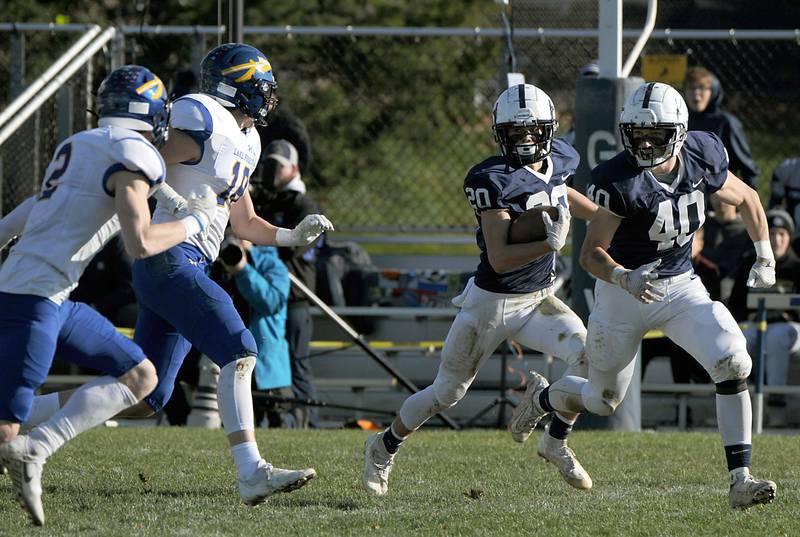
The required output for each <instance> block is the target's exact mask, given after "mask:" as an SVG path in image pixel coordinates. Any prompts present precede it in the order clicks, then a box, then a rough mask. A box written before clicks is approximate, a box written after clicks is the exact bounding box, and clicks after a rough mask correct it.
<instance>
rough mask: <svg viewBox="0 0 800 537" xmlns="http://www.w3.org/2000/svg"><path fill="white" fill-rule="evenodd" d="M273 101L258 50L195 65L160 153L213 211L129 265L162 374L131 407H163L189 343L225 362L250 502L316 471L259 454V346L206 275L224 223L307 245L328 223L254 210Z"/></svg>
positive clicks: (253, 235) (176, 177) (224, 380)
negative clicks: (188, 234) (179, 239)
mask: <svg viewBox="0 0 800 537" xmlns="http://www.w3.org/2000/svg"><path fill="white" fill-rule="evenodd" d="M276 103H277V98H276V96H275V79H274V77H273V74H272V68H271V66H270V63H269V61H268V60H267V57H266V56H265V55H264V54H263V53H261V52H260V51H259V50H257V49H255V48H253V47H251V46H249V45H244V44H239V43H227V44H224V45H220V46H218V47H216V48H214V49H213V50H211V52H209V53H208V55H207V56H206V57H205V58H204V59H203V62H202V64H201V74H200V93H194V94H189V95H185V96H183V97H181V98H180V99H178V100H177V101H175V103H174V104H173V108H172V114H171V118H170V125H171V130H170V139H169V141H168V143H167V144H166V145H165V147H164V149H163V150H162V154H163V156H164V159H165V161H166V163H167V175H168V177H169V181H170V184H171V185H172V186H173V187H174V189H175V191H177V193H178V194H180V195H181V196H183V197H187V196H191V194H192V193H193V192H195V191H196V190H197V189H199V188H201V187H203V186H209V187H211V188H212V189H213V191H214V192H215V193H216V194H217V207H216V213H215V215H214V218H213V219H212V222H211V224H210V226H209V228H208V229H207V230H206V232H205V233H204V234H203V235H200V236H195V237H192V238H189V239H188V240H186V241H184V242H183V243H182V244H180V245H178V246H176V247H174V248H171V249H169V250H167V251H166V252H164V253H162V254H159V255H156V256H153V257H150V258H148V259H143V260H137V261H136V262H135V263H134V266H133V286H134V290H135V292H136V296H137V299H138V301H139V305H140V309H139V318H138V320H137V323H136V332H135V341H136V342H137V343H138V344H139V345H141V347H142V349H144V351H145V353H147V356H148V358H150V360H151V361H152V362H153V364H154V365H155V367H156V371H157V373H158V381H159V382H158V386H157V387H156V389H155V390H154V391H153V392H152V393H151V394H150V395H148V396H147V397H146V398H145V399H144V401H142V403H140V405H138V406H137V408H136V409H135V411H134V412H136V413H138V414H137V415H149V414H152V413H153V412H157V411H159V410H161V408H162V407H163V406H164V404H165V403H166V402H167V401H168V400H169V397H170V395H171V394H172V389H173V385H174V383H175V377H176V375H177V373H178V370H179V369H180V366H181V364H182V362H183V359H184V357H185V356H186V353H187V352H188V351H189V349H190V347H191V346H192V345H194V346H195V347H197V348H198V349H199V350H200V351H201V352H203V354H205V355H206V356H208V357H210V358H211V359H212V360H213V361H214V362H215V363H216V364H217V365H219V366H220V368H221V370H220V376H219V385H218V390H217V397H218V402H219V410H220V415H221V418H222V422H223V426H224V428H225V433H226V434H227V436H228V440H229V443H230V448H231V454H232V456H233V459H234V462H235V465H236V469H237V472H238V474H239V479H238V487H239V493H240V496H241V498H242V500H243V501H244V503H246V504H247V505H257V504H259V503H261V502H263V501H264V500H265V499H266V498H267V497H268V496H269V495H271V494H273V493H275V492H289V491H291V490H294V489H296V488H299V487H301V486H303V485H304V484H305V483H307V482H308V481H309V480H311V479H313V478H314V477H315V476H316V472H315V471H314V470H313V469H312V468H307V469H303V470H283V469H280V468H275V467H273V466H272V465H271V464H269V463H267V462H266V461H265V460H264V459H263V458H262V457H261V454H260V453H259V450H258V446H257V444H256V439H255V431H254V429H255V425H254V418H253V403H252V396H251V393H250V388H251V375H252V371H253V367H254V365H255V361H256V356H257V351H258V349H257V348H256V343H255V340H254V339H253V336H252V335H251V334H250V331H249V330H248V329H247V328H246V327H245V325H244V323H243V322H242V320H241V317H240V316H239V313H238V312H237V311H236V309H235V307H234V305H233V302H232V300H231V298H230V296H229V295H228V294H227V293H226V292H225V291H223V290H222V288H220V287H219V286H218V285H217V284H216V283H215V282H213V281H212V280H211V279H210V278H209V277H208V276H207V275H206V273H205V269H206V267H207V266H208V265H209V264H210V263H211V262H213V261H214V260H215V259H216V257H217V254H218V253H219V245H220V242H221V241H222V239H223V237H224V233H225V228H226V226H227V224H228V221H229V220H230V224H231V227H232V230H233V232H234V233H235V234H236V236H238V237H239V238H241V239H245V240H249V241H251V242H252V243H254V244H257V245H279V246H298V245H305V244H309V243H311V242H312V241H313V240H314V239H316V238H317V236H319V235H320V234H321V233H322V232H323V231H325V230H330V229H333V226H332V225H331V223H330V222H329V221H328V219H327V218H325V217H324V216H322V215H309V216H307V217H306V218H305V219H304V220H303V221H302V222H300V224H299V225H298V226H297V227H296V228H294V229H292V230H289V229H283V228H278V227H276V226H273V225H272V224H270V223H269V222H267V221H265V220H263V219H261V218H259V217H258V216H257V215H256V214H255V211H254V210H253V204H252V201H251V199H250V193H249V191H248V183H249V177H250V175H251V174H252V173H253V170H254V168H255V166H256V164H257V163H258V160H259V155H260V152H261V146H260V139H259V136H258V133H257V132H256V129H255V125H256V124H264V123H265V122H266V120H267V117H268V115H269V113H270V111H271V110H272V109H273V108H274V106H275V105H276ZM178 205H180V204H178ZM175 209H176V208H175V207H174V206H173V205H171V204H170V203H168V202H165V201H163V200H160V201H159V203H158V206H157V207H156V211H155V215H154V217H153V219H154V221H155V222H169V221H172V220H174V219H175V216H174V214H173V213H174V211H175ZM177 210H178V211H180V210H181V207H180V206H178V207H177Z"/></svg>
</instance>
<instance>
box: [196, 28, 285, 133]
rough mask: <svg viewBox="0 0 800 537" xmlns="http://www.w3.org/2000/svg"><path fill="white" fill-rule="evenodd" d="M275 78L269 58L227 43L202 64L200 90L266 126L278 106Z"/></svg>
mask: <svg viewBox="0 0 800 537" xmlns="http://www.w3.org/2000/svg"><path fill="white" fill-rule="evenodd" d="M277 87H278V85H277V84H276V83H275V77H274V76H273V75H272V66H271V65H270V64H269V60H268V59H267V57H266V55H264V54H263V53H261V52H260V51H259V50H258V49H257V48H255V47H251V46H250V45H243V44H241V43H225V44H224V45H220V46H218V47H216V48H214V49H212V50H211V52H209V53H208V54H207V55H206V57H205V58H203V62H202V63H201V64H200V91H201V92H202V93H205V94H207V95H211V96H212V97H214V98H215V99H216V100H217V101H218V102H219V103H220V104H222V105H223V106H226V107H228V108H234V107H235V108H238V109H239V110H241V111H242V113H244V114H245V115H246V116H248V117H250V118H252V119H253V121H255V123H256V125H262V126H263V125H266V124H267V117H268V116H269V113H270V112H271V111H272V110H273V109H274V108H275V106H276V105H277V104H278V97H277V96H276V93H275V89H276V88H277Z"/></svg>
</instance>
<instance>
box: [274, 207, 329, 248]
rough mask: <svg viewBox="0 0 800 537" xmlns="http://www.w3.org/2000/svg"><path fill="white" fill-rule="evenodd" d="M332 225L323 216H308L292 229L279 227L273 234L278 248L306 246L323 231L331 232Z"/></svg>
mask: <svg viewBox="0 0 800 537" xmlns="http://www.w3.org/2000/svg"><path fill="white" fill-rule="evenodd" d="M332 230H333V224H332V223H331V221H330V220H328V218H327V217H326V216H325V215H322V214H309V215H307V216H306V217H305V218H303V220H302V221H301V222H300V223H299V224H297V227H295V228H294V229H285V228H282V227H279V228H278V229H277V231H276V232H275V242H276V243H277V244H278V246H307V245H309V244H311V243H312V242H314V241H315V240H316V238H317V237H319V236H320V235H321V234H322V233H323V232H324V231H332Z"/></svg>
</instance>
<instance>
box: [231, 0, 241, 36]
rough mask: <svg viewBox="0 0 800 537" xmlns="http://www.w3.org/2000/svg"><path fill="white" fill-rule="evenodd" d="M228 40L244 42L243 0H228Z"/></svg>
mask: <svg viewBox="0 0 800 537" xmlns="http://www.w3.org/2000/svg"><path fill="white" fill-rule="evenodd" d="M228 42H229V43H244V0H228Z"/></svg>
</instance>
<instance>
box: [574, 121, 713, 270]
mask: <svg viewBox="0 0 800 537" xmlns="http://www.w3.org/2000/svg"><path fill="white" fill-rule="evenodd" d="M678 158H679V159H680V169H679V173H678V176H677V178H676V179H675V180H674V181H673V183H672V184H671V185H667V184H663V183H659V182H658V181H657V180H656V178H655V177H654V176H653V174H652V173H650V172H649V171H648V170H645V169H643V168H640V167H638V166H637V165H636V164H635V163H633V162H632V161H631V160H630V159H629V157H628V154H627V153H625V152H623V153H620V154H618V155H617V156H615V157H614V158H612V159H611V160H608V161H606V162H603V163H602V164H600V165H599V166H597V167H596V168H595V169H594V170H592V179H591V184H590V185H589V188H588V189H587V194H588V197H589V198H590V199H592V200H593V201H594V202H595V203H597V204H598V205H600V206H601V207H604V208H606V209H608V210H609V211H611V212H612V213H614V214H616V215H617V216H620V217H621V218H622V222H621V223H620V225H619V228H617V231H616V232H615V233H614V238H613V239H612V240H611V245H610V247H609V248H608V253H609V255H610V256H611V257H612V258H613V259H614V260H615V261H616V262H618V263H620V264H621V265H622V266H623V267H625V268H628V269H635V268H637V267H639V266H641V265H644V264H646V263H650V262H652V261H655V260H657V259H661V265H660V266H659V267H658V268H657V269H656V270H657V271H658V274H659V277H661V278H668V277H670V276H675V275H677V274H681V273H683V272H687V271H689V270H691V269H692V237H693V236H694V232H695V231H697V230H698V229H699V228H700V227H701V226H702V225H703V222H705V207H706V197H707V196H709V195H711V194H713V193H714V192H716V191H717V190H719V189H720V188H722V185H723V184H725V179H726V178H727V176H728V154H727V152H726V151H725V147H724V146H723V145H722V141H721V140H720V139H719V138H718V137H717V136H716V135H715V134H711V133H708V132H701V131H690V132H689V133H687V136H686V141H685V142H684V144H683V147H681V150H680V153H679V155H678Z"/></svg>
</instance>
